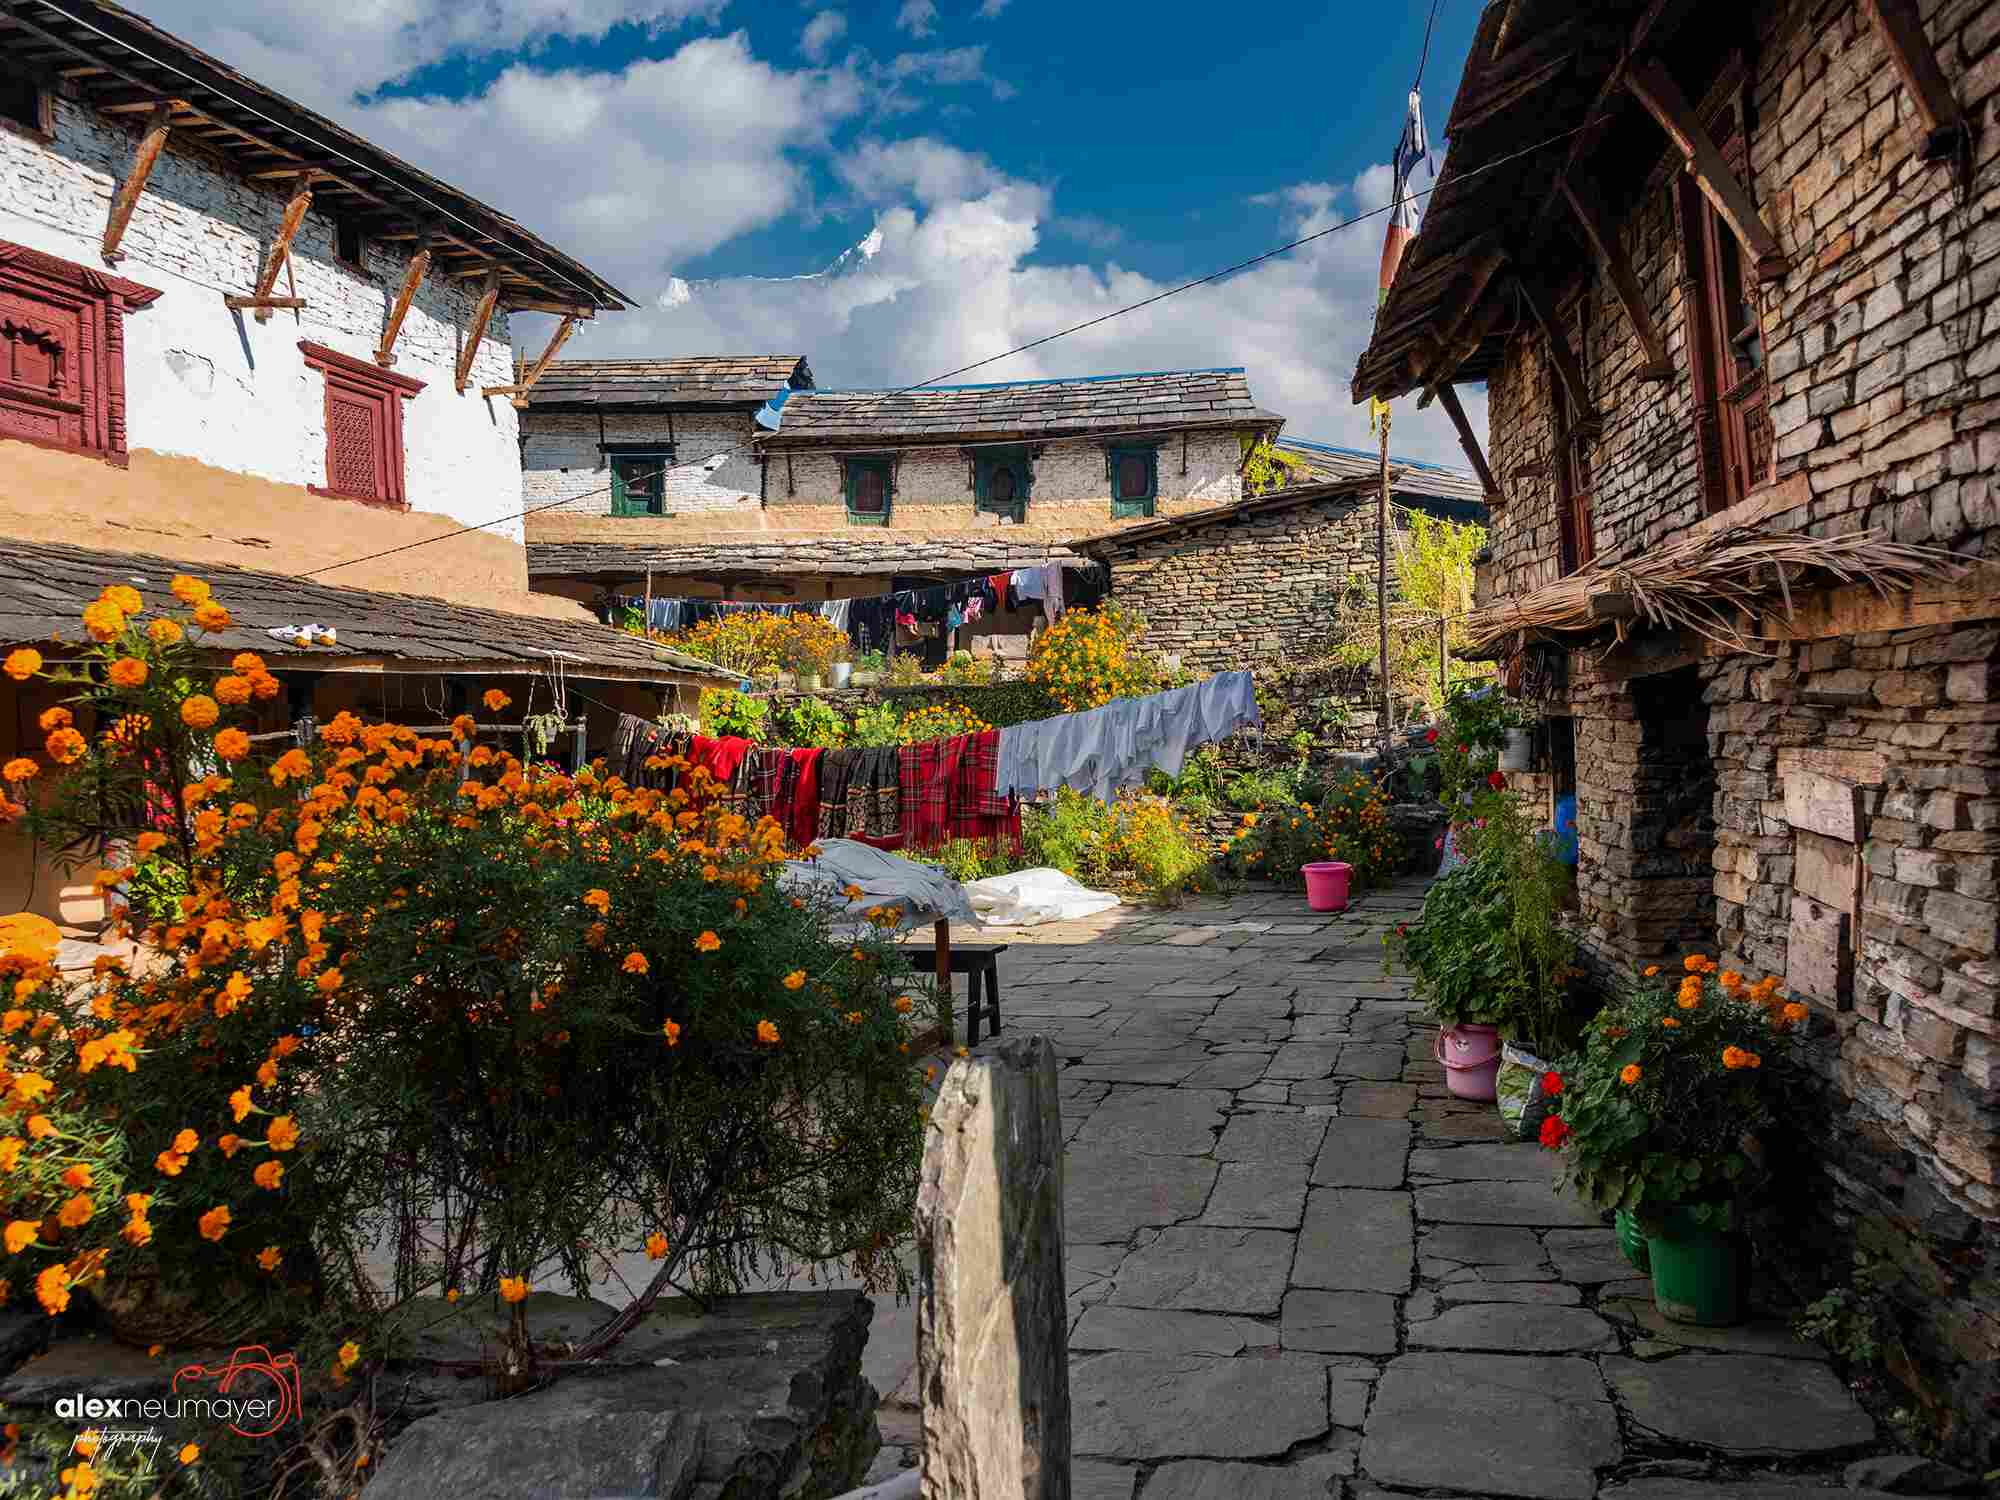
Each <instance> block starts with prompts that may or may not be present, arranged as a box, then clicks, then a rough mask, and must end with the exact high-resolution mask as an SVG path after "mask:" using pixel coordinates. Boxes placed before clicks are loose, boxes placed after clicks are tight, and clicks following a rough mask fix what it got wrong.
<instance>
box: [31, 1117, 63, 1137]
mask: <svg viewBox="0 0 2000 1500" xmlns="http://www.w3.org/2000/svg"><path fill="white" fill-rule="evenodd" d="M28 1134H29V1135H31V1136H33V1137H34V1138H35V1139H36V1140H38V1141H45V1140H47V1139H48V1138H49V1137H50V1136H52V1135H55V1134H57V1131H56V1122H55V1121H54V1120H51V1119H50V1118H49V1117H48V1116H47V1115H29V1116H28Z"/></svg>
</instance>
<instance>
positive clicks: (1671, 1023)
mask: <svg viewBox="0 0 2000 1500" xmlns="http://www.w3.org/2000/svg"><path fill="white" fill-rule="evenodd" d="M1660 1024H1661V1025H1662V1026H1664V1027H1666V1028H1667V1029H1668V1030H1669V1031H1672V1030H1674V1029H1676V1028H1678V1027H1679V1026H1680V1024H1681V1023H1680V1021H1679V1019H1678V1018H1677V1017H1674V1016H1661V1017H1660Z"/></svg>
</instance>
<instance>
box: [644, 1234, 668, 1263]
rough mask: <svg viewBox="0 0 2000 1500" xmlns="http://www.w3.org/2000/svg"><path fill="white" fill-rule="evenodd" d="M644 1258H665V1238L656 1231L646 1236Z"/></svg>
mask: <svg viewBox="0 0 2000 1500" xmlns="http://www.w3.org/2000/svg"><path fill="white" fill-rule="evenodd" d="M646 1256H647V1258H648V1259H649V1260H665V1259H666V1258H667V1237H666V1236H665V1235H664V1234H661V1233H660V1231H659V1230H657V1229H655V1230H654V1231H653V1232H652V1233H651V1234H649V1235H647V1236H646Z"/></svg>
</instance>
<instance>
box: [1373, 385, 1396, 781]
mask: <svg viewBox="0 0 2000 1500" xmlns="http://www.w3.org/2000/svg"><path fill="white" fill-rule="evenodd" d="M1375 619H1376V623H1377V625H1378V627H1379V629H1380V632H1381V641H1380V648H1381V654H1380V656H1379V658H1378V660H1379V662H1380V670H1381V673H1382V753H1383V754H1384V755H1387V754H1388V753H1389V732H1390V729H1391V728H1392V725H1391V722H1390V721H1391V716H1392V714H1393V712H1394V710H1393V709H1392V708H1391V707H1390V704H1389V408H1388V405H1387V404H1386V403H1384V405H1383V407H1382V490H1381V493H1380V495H1379V496H1377V503H1376V507H1375Z"/></svg>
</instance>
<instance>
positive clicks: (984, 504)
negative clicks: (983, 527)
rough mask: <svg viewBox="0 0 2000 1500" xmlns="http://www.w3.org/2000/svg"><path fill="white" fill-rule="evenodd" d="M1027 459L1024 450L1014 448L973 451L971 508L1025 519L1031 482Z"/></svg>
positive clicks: (1019, 519) (1015, 519) (1020, 519)
mask: <svg viewBox="0 0 2000 1500" xmlns="http://www.w3.org/2000/svg"><path fill="white" fill-rule="evenodd" d="M1028 461H1029V460H1028V454H1027V452H1026V451H1025V450H1023V449H1016V448H991V449H986V450H984V451H982V452H979V453H978V454H976V455H975V457H974V460H973V477H974V493H973V509H974V510H980V511H987V512H990V513H991V514H993V515H996V516H1004V517H1006V518H1007V519H1009V520H1013V521H1017V522H1019V521H1025V520H1027V519H1028V491H1029V488H1030V486H1031V483H1032V480H1031V478H1030V475H1029V472H1028Z"/></svg>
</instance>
